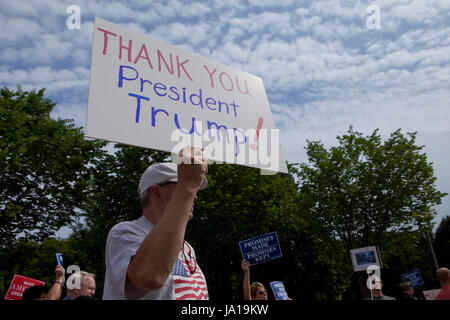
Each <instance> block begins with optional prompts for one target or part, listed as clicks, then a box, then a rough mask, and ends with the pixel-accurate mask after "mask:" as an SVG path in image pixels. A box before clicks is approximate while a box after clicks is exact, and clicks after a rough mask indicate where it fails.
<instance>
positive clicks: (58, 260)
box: [56, 252, 63, 267]
mask: <svg viewBox="0 0 450 320" xmlns="http://www.w3.org/2000/svg"><path fill="white" fill-rule="evenodd" d="M56 263H57V264H58V265H60V266H61V267H62V266H63V257H62V253H59V252H58V253H57V254H56Z"/></svg>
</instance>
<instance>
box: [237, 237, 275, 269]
mask: <svg viewBox="0 0 450 320" xmlns="http://www.w3.org/2000/svg"><path fill="white" fill-rule="evenodd" d="M239 247H240V248H241V253H242V257H243V259H244V260H247V261H248V262H249V263H250V265H252V266H253V265H256V264H260V263H265V262H267V261H270V260H273V259H277V258H280V257H281V256H282V255H281V248H280V243H279V241H278V236H277V233H276V232H275V231H274V232H269V233H267V234H264V235H260V236H257V237H254V238H250V239H247V240H243V241H240V242H239Z"/></svg>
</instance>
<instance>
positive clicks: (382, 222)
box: [0, 88, 449, 300]
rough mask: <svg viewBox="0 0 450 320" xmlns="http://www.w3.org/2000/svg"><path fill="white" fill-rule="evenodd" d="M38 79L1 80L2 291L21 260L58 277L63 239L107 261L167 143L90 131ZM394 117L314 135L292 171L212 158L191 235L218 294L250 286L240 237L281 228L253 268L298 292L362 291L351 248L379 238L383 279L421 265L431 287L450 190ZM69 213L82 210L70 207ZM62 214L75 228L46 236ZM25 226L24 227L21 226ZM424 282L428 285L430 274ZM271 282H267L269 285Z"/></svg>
mask: <svg viewBox="0 0 450 320" xmlns="http://www.w3.org/2000/svg"><path fill="white" fill-rule="evenodd" d="M53 107H54V103H52V102H51V101H50V100H49V99H46V98H44V90H41V91H39V92H37V93H36V92H34V91H33V92H23V91H22V90H20V89H18V90H17V91H16V92H11V91H9V90H8V89H6V88H5V89H2V90H1V100H0V121H1V126H0V137H1V140H0V160H1V162H0V166H1V168H0V169H1V170H0V179H1V180H0V181H1V190H0V195H1V198H0V223H1V232H0V236H1V244H2V247H3V248H4V250H1V251H0V292H1V294H3V295H4V294H5V293H6V290H7V287H8V285H9V282H10V280H11V279H12V277H13V275H14V274H22V275H25V276H30V277H33V278H36V279H40V280H44V281H51V280H52V279H53V276H54V267H55V264H56V260H55V253H56V252H61V253H63V256H64V263H65V266H68V265H71V264H73V265H78V266H79V267H80V268H81V270H85V271H88V272H92V273H95V274H96V279H97V284H98V286H99V287H100V286H101V284H102V282H103V279H104V272H105V260H104V254H105V242H106V237H107V235H108V232H109V230H110V229H111V227H113V226H114V225H115V224H117V223H119V222H121V221H125V220H133V219H136V218H138V217H139V216H140V215H141V213H142V210H141V208H140V205H139V198H138V195H137V186H138V183H139V180H140V177H141V175H142V173H143V172H144V170H145V169H146V168H147V167H148V166H149V165H150V164H152V163H154V162H161V161H168V160H169V158H168V154H167V153H163V152H157V151H152V150H146V149H143V148H137V147H131V146H123V145H114V146H113V150H110V152H109V153H107V152H105V151H103V149H102V148H103V147H104V146H105V143H103V142H96V141H90V140H87V139H85V138H84V137H83V134H82V131H81V129H80V128H75V127H74V125H73V123H72V122H71V121H69V120H61V119H58V120H53V119H51V118H50V112H51V110H52V108H53ZM415 136H416V134H415V133H408V134H407V135H406V136H405V135H403V134H402V133H401V132H400V130H397V131H395V132H394V133H392V134H391V136H390V138H389V139H387V140H386V141H384V142H383V141H382V139H381V137H380V135H379V134H378V131H377V130H375V131H374V132H373V133H372V134H371V135H368V136H363V135H362V134H361V133H358V132H355V131H354V130H353V129H352V128H350V129H349V131H348V132H347V134H346V135H343V136H342V137H337V139H338V146H336V147H332V148H330V149H329V150H327V149H326V148H325V147H324V146H323V144H322V143H321V142H320V141H312V142H311V141H308V143H307V146H306V151H307V155H308V160H309V161H308V163H303V164H300V165H299V164H288V168H289V174H275V175H269V176H265V175H261V174H260V172H259V170H256V169H253V168H246V167H242V166H236V165H227V164H212V165H210V166H209V172H208V176H207V177H208V180H209V184H208V188H207V189H205V190H203V191H200V192H198V200H197V201H196V203H195V209H194V219H193V220H192V221H191V222H189V224H188V229H187V233H186V239H187V240H188V241H189V242H190V243H191V244H192V245H193V246H194V248H195V250H196V254H197V258H198V261H199V264H200V266H201V268H202V270H203V272H204V273H205V275H206V278H207V282H208V288H209V291H210V297H211V299H214V300H228V299H235V300H239V299H242V280H243V272H242V270H241V268H240V263H241V260H242V256H241V252H240V249H239V241H241V240H245V239H248V238H251V237H254V236H257V235H262V234H265V233H268V232H271V231H276V232H277V235H278V238H279V240H280V244H281V250H282V255H283V256H282V258H280V259H276V260H273V261H271V262H268V263H265V264H261V265H257V266H253V267H251V281H259V282H262V283H264V284H265V285H266V287H269V282H271V281H276V280H279V281H283V282H284V284H285V286H286V288H287V292H288V294H289V296H290V297H291V298H294V299H295V300H320V299H360V298H361V296H360V289H361V288H362V287H363V286H364V284H363V282H364V279H363V278H364V275H360V276H359V277H357V276H355V274H354V272H353V269H352V265H351V260H350V255H349V252H348V251H349V250H350V249H354V248H358V247H363V246H371V245H378V247H379V248H380V251H381V255H382V259H383V265H384V268H383V269H382V278H383V280H384V282H385V288H386V290H384V291H385V293H387V294H389V293H391V294H392V295H395V293H398V291H396V285H397V284H399V283H400V282H401V275H402V274H404V273H407V272H409V271H411V270H413V269H415V268H420V269H421V272H422V275H423V277H424V279H425V286H424V288H428V289H433V288H435V287H436V285H437V284H436V280H435V270H434V269H433V263H432V261H431V257H430V255H429V252H428V247H427V242H426V239H425V238H424V236H423V233H422V231H427V230H430V229H431V227H432V224H431V220H432V219H433V217H434V215H435V212H434V209H433V207H434V206H435V205H438V204H440V202H441V198H442V197H443V196H445V195H446V194H444V193H441V192H439V191H437V190H436V187H435V185H434V183H435V180H436V178H435V177H434V174H433V168H432V165H431V164H430V163H428V162H427V158H426V155H425V154H424V153H421V150H422V148H423V147H420V146H416V144H415ZM75 218H82V219H81V220H80V219H75ZM64 225H72V227H73V230H74V232H73V233H72V235H71V236H70V237H69V238H68V239H55V238H52V237H50V236H51V235H52V234H54V232H55V231H56V230H58V229H59V228H60V227H62V226H64ZM448 225H449V224H448V219H447V220H445V221H443V222H442V223H441V226H439V228H438V231H437V233H436V241H435V246H436V252H437V255H438V259H439V260H440V261H444V260H442V259H444V258H442V257H448V254H447V253H448V250H449V247H448V241H447V240H448V238H449V237H448V231H447V230H448ZM19 235H21V236H22V237H19ZM422 289H423V288H422ZM269 296H270V294H269Z"/></svg>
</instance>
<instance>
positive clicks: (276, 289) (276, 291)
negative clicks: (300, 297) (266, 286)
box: [270, 281, 289, 300]
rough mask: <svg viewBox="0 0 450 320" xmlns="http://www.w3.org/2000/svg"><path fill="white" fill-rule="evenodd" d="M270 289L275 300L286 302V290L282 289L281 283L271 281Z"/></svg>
mask: <svg viewBox="0 0 450 320" xmlns="http://www.w3.org/2000/svg"><path fill="white" fill-rule="evenodd" d="M270 287H271V288H272V292H273V295H274V296H275V299H276V300H288V299H289V298H288V294H287V292H286V289H285V288H284V284H283V282H281V281H272V282H271V283H270Z"/></svg>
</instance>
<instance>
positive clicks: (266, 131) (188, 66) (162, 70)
mask: <svg viewBox="0 0 450 320" xmlns="http://www.w3.org/2000/svg"><path fill="white" fill-rule="evenodd" d="M86 136H87V137H91V138H97V139H103V140H107V141H113V142H119V143H124V144H129V145H134V146H140V147H145V148H150V149H155V150H161V151H167V152H172V153H175V154H177V153H178V151H179V150H181V149H182V148H183V147H185V146H186V145H194V146H197V147H201V148H204V153H205V156H206V157H207V158H208V159H209V160H214V161H219V162H227V163H235V164H239V165H245V166H250V167H255V168H260V169H264V170H269V171H274V172H275V171H276V172H285V173H287V167H286V163H285V160H284V156H283V154H282V152H281V148H280V144H279V132H278V130H277V129H276V128H275V125H274V121H273V119H272V113H271V110H270V106H269V102H268V99H267V96H266V93H265V89H264V85H263V83H262V80H261V79H260V78H259V77H256V76H254V75H251V74H249V73H246V72H243V71H240V70H237V69H235V68H232V67H229V66H226V65H223V64H221V63H218V62H215V61H212V60H210V59H207V58H205V57H202V56H200V55H197V54H194V53H191V52H189V51H187V50H185V49H182V48H180V47H176V46H173V45H170V44H167V43H165V42H163V41H160V40H157V39H154V38H151V37H148V36H144V35H141V34H138V33H136V32H133V31H131V30H128V29H126V28H123V27H121V26H118V25H115V24H113V23H110V22H107V21H105V20H102V19H99V18H95V24H94V35H93V45H92V60H91V72H90V84H89V102H88V113H87V127H86Z"/></svg>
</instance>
